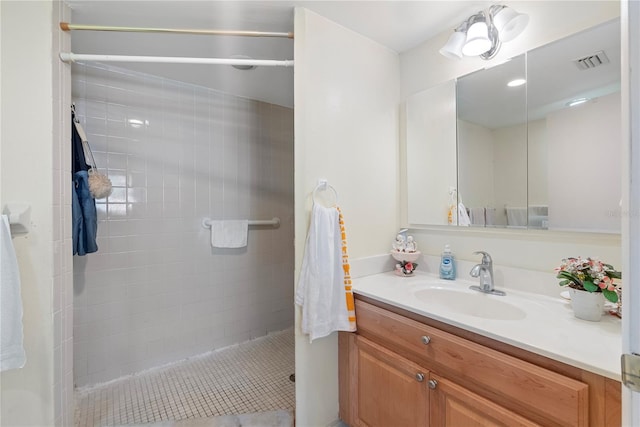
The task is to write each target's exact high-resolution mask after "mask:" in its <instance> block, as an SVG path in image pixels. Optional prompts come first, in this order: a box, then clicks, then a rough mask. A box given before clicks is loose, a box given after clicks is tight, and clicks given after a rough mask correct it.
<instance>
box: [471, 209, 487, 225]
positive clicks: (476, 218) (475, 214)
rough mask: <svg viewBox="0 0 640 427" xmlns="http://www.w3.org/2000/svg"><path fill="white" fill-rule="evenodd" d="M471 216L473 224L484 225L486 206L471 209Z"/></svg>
mask: <svg viewBox="0 0 640 427" xmlns="http://www.w3.org/2000/svg"><path fill="white" fill-rule="evenodd" d="M469 218H471V225H482V226H484V224H485V222H484V208H471V209H469Z"/></svg>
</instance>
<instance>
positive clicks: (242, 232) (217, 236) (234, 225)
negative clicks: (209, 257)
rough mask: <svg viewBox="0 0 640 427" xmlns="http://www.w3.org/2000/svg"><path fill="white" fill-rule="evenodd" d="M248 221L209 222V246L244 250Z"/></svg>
mask: <svg viewBox="0 0 640 427" xmlns="http://www.w3.org/2000/svg"><path fill="white" fill-rule="evenodd" d="M248 230H249V221H248V220H246V219H238V220H227V221H211V246H213V247H214V248H244V247H245V246H247V234H248Z"/></svg>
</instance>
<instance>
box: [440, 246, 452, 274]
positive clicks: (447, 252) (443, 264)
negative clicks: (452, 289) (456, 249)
mask: <svg viewBox="0 0 640 427" xmlns="http://www.w3.org/2000/svg"><path fill="white" fill-rule="evenodd" d="M440 278H441V279H447V280H454V279H455V278H456V264H455V261H454V258H453V254H452V253H451V247H450V246H449V245H445V246H444V252H442V255H441V257H440Z"/></svg>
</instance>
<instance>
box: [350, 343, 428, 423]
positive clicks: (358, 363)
mask: <svg viewBox="0 0 640 427" xmlns="http://www.w3.org/2000/svg"><path fill="white" fill-rule="evenodd" d="M352 355H353V356H355V357H354V359H355V360H353V362H352V363H353V365H352V366H351V368H352V369H351V375H352V378H351V390H352V393H353V394H352V396H351V402H352V405H353V406H352V414H353V415H354V417H353V418H354V423H355V425H357V426H367V427H390V426H393V427H404V426H406V427H421V426H427V425H428V422H429V390H428V388H427V381H428V379H429V373H428V372H427V371H425V370H424V369H423V368H421V367H420V366H418V365H416V364H415V363H413V362H411V361H409V360H406V359H404V358H402V357H400V356H398V355H397V354H395V353H393V352H391V351H389V350H387V349H385V348H383V347H381V346H379V345H377V344H374V343H372V342H371V341H369V340H367V339H366V338H362V337H357V339H356V345H355V354H352ZM354 365H355V366H354Z"/></svg>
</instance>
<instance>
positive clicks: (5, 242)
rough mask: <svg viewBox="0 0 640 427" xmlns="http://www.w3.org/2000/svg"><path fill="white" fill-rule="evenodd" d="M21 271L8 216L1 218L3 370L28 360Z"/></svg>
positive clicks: (0, 357) (0, 355) (0, 340)
mask: <svg viewBox="0 0 640 427" xmlns="http://www.w3.org/2000/svg"><path fill="white" fill-rule="evenodd" d="M22 340H23V336H22V297H21V296H20V271H19V269H18V259H17V257H16V252H15V249H14V248H13V243H12V242H11V229H10V227H9V218H8V217H7V216H6V215H2V220H1V221H0V371H6V370H9V369H17V368H22V367H23V366H24V364H25V362H26V360H27V359H26V356H25V352H24V347H23V344H22Z"/></svg>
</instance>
